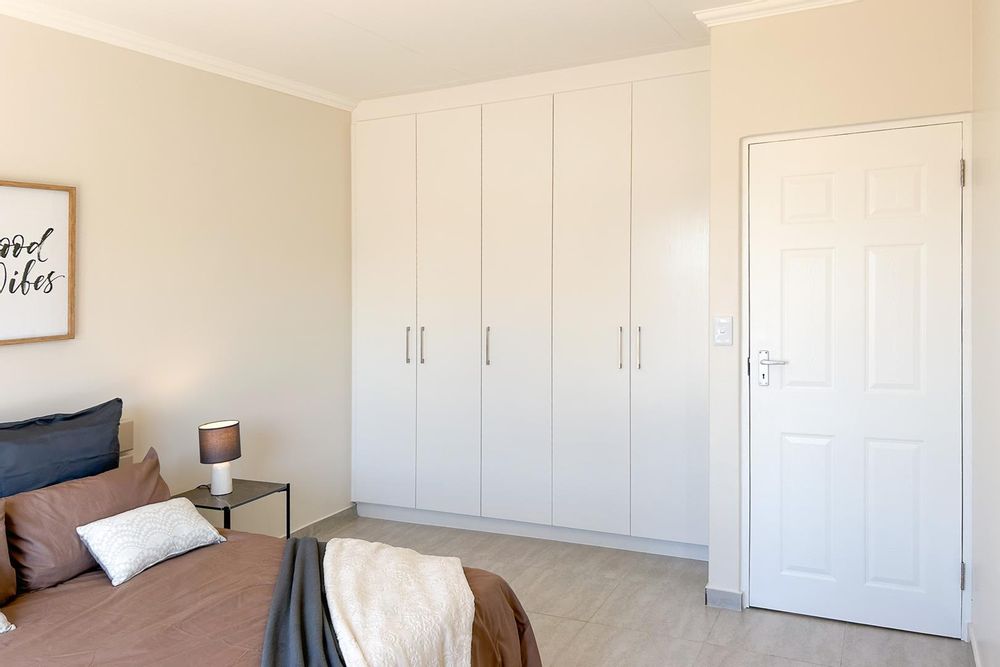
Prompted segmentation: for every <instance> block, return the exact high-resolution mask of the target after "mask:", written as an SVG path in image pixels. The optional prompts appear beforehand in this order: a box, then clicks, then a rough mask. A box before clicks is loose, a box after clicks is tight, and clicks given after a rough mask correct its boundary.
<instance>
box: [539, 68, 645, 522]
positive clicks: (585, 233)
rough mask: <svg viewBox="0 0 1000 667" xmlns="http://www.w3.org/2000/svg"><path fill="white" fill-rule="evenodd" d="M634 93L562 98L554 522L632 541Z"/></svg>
mask: <svg viewBox="0 0 1000 667" xmlns="http://www.w3.org/2000/svg"><path fill="white" fill-rule="evenodd" d="M630 106H631V105H630V85H629V84H625V85H618V86H608V87H603V88H594V89H590V90H583V91H575V92H570V93H560V94H558V95H556V96H555V114H554V158H553V159H554V165H553V174H554V179H553V296H552V298H553V336H552V355H553V356H552V365H553V375H552V382H553V386H552V389H553V406H552V407H553V410H552V420H553V421H552V427H553V442H552V456H553V522H554V523H555V524H556V525H560V526H568V527H572V528H582V529H586V530H598V531H604V532H613V533H623V534H628V532H629V442H628V434H629V397H628V391H629V335H628V334H629V203H630V196H629V161H630V137H629V134H630V125H631V110H630Z"/></svg>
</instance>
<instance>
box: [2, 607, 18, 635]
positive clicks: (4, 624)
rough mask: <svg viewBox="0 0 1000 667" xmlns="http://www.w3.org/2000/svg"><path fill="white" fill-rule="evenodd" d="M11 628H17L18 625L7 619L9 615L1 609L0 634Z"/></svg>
mask: <svg viewBox="0 0 1000 667" xmlns="http://www.w3.org/2000/svg"><path fill="white" fill-rule="evenodd" d="M11 630H17V626H16V625H14V624H13V623H11V622H10V621H8V620H7V617H6V616H4V615H3V612H2V611H0V635H2V634H3V633H5V632H10V631H11Z"/></svg>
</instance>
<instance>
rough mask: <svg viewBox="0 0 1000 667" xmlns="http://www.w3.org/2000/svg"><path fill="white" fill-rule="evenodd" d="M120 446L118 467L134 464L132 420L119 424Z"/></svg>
mask: <svg viewBox="0 0 1000 667" xmlns="http://www.w3.org/2000/svg"><path fill="white" fill-rule="evenodd" d="M118 444H119V445H120V450H119V455H118V457H119V458H118V465H122V464H124V463H132V449H133V429H132V420H128V421H126V420H122V421H121V422H120V423H119V424H118Z"/></svg>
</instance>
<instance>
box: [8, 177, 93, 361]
mask: <svg viewBox="0 0 1000 667" xmlns="http://www.w3.org/2000/svg"><path fill="white" fill-rule="evenodd" d="M75 293H76V188H74V187H71V186H64V185H44V184H41V183H19V182H16V181H0V345H11V344H14V343H32V342H40V341H47V340H65V339H67V338H73V337H74V335H75V319H76V318H75V303H74V301H75Z"/></svg>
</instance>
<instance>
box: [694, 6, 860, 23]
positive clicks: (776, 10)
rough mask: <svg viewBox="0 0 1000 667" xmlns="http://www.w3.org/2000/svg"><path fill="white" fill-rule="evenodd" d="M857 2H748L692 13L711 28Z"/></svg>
mask: <svg viewBox="0 0 1000 667" xmlns="http://www.w3.org/2000/svg"><path fill="white" fill-rule="evenodd" d="M857 1H858V0H750V1H749V2H740V3H737V4H735V5H726V6H725V7H715V8H714V9H702V10H700V11H697V12H695V13H694V15H695V16H696V17H697V18H698V20H699V21H701V22H702V23H704V24H705V25H707V26H708V27H709V28H713V27H715V26H717V25H724V24H726V23H737V22H739V21H752V20H753V19H762V18H765V17H768V16H778V15H779V14H790V13H791V12H801V11H803V10H806V9H817V8H819V7H830V6H832V5H843V4H847V3H848V2H857Z"/></svg>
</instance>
